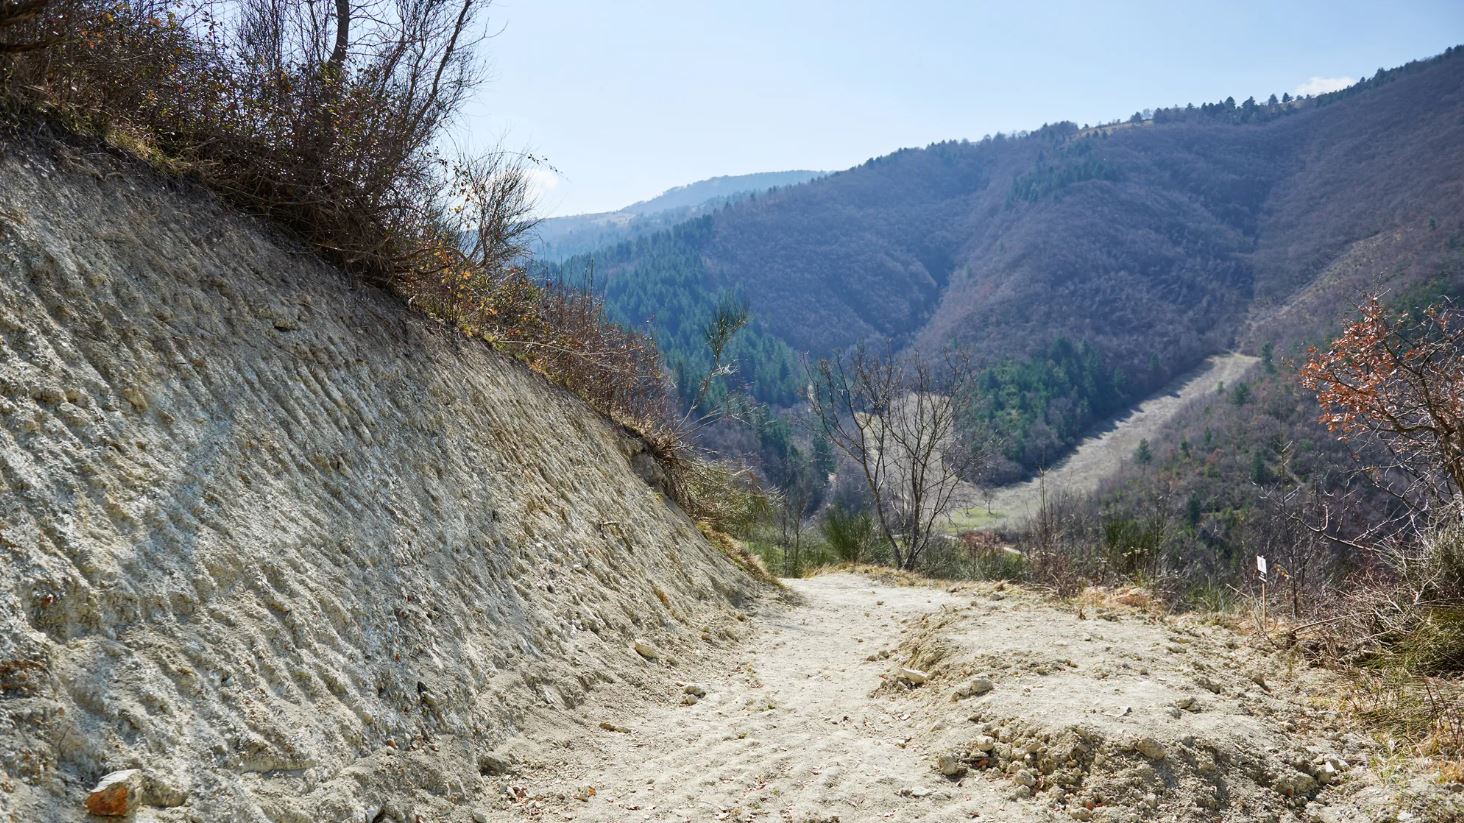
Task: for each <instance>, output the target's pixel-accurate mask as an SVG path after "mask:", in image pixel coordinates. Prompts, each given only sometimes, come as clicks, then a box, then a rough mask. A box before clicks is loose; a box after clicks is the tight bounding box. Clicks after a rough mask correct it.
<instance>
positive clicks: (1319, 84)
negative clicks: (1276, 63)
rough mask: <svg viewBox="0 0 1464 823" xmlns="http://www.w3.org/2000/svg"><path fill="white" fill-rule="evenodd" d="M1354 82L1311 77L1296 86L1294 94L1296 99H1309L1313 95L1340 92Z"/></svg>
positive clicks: (1335, 78)
mask: <svg viewBox="0 0 1464 823" xmlns="http://www.w3.org/2000/svg"><path fill="white" fill-rule="evenodd" d="M1356 82H1357V80H1356V79H1354V78H1351V77H1312V78H1310V79H1308V80H1307V81H1306V82H1305V83H1302V84H1301V85H1299V86H1297V87H1296V92H1295V93H1296V96H1297V97H1311V96H1312V95H1314V94H1327V93H1328V92H1333V91H1341V90H1343V89H1345V88H1347V87H1348V86H1350V85H1352V84H1353V83H1356Z"/></svg>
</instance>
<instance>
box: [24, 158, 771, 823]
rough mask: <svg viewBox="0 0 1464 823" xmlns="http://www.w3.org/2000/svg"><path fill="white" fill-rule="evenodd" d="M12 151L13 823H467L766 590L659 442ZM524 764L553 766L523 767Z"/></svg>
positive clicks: (166, 193) (275, 246) (239, 233)
mask: <svg viewBox="0 0 1464 823" xmlns="http://www.w3.org/2000/svg"><path fill="white" fill-rule="evenodd" d="M3 149H4V150H3V152H0V820H25V821H44V820H51V819H56V820H72V819H76V818H77V817H79V816H80V811H79V810H80V808H81V805H80V804H81V799H82V797H83V796H84V794H85V791H86V790H87V789H88V788H89V787H90V785H91V784H92V782H94V781H95V780H96V778H97V777H99V776H100V775H102V774H104V773H106V772H110V771H112V770H114V769H122V768H128V767H141V768H144V769H145V770H146V771H147V775H148V786H147V790H146V792H145V799H146V800H147V802H148V803H149V804H150V806H151V807H152V808H151V810H150V811H149V812H148V813H149V814H150V815H153V816H154V818H153V819H160V820H236V821H246V820H277V821H279V820H291V821H334V820H353V821H354V820H362V819H366V820H372V819H382V820H385V819H399V820H407V819H411V816H412V815H413V814H421V815H422V816H423V817H424V819H433V820H438V819H442V820H458V819H461V820H467V819H469V817H470V814H471V808H472V805H471V804H472V802H473V801H474V799H475V798H477V797H478V796H479V795H480V793H481V791H482V790H483V783H484V780H485V778H484V774H486V773H491V772H493V771H495V770H497V769H499V768H501V767H502V765H503V762H504V760H505V759H506V757H505V754H504V748H503V747H504V746H505V744H507V743H509V742H511V741H512V739H513V738H514V737H515V735H516V733H517V732H518V730H520V729H522V728H524V726H525V724H527V723H530V722H532V723H535V724H538V726H539V727H543V726H544V725H546V724H556V723H557V724H561V725H562V724H563V723H565V722H569V721H566V720H564V719H563V718H564V716H565V712H564V710H565V709H566V708H568V707H572V706H574V705H576V704H578V703H579V702H581V701H582V700H583V699H584V698H585V696H586V694H587V693H588V692H589V691H591V690H592V689H594V688H595V687H596V686H597V685H599V684H603V683H611V682H614V683H629V684H635V683H637V682H639V681H640V679H641V678H643V677H645V675H644V674H643V673H644V672H645V671H646V666H647V664H646V662H645V661H644V660H642V659H641V658H640V657H638V656H637V655H635V654H634V652H633V651H632V649H631V641H632V639H633V638H637V637H644V638H646V639H648V640H650V641H651V642H654V643H656V644H658V645H660V646H661V647H662V648H665V649H671V650H674V649H676V648H678V647H679V646H680V645H681V644H683V643H685V642H688V641H689V640H690V639H691V638H696V639H697V641H698V642H699V643H700V642H703V638H705V639H708V640H712V641H716V640H717V639H718V638H720V637H723V636H725V635H724V634H722V633H720V632H719V631H718V630H717V629H716V628H715V626H716V624H717V623H718V622H719V621H721V620H723V619H724V616H725V615H726V614H727V612H728V610H729V605H728V604H729V602H730V601H736V600H739V599H741V598H743V597H745V596H748V595H749V594H750V593H751V584H749V582H748V581H747V579H746V578H745V577H744V576H743V575H742V574H741V573H739V572H738V571H736V570H735V569H734V568H733V567H732V566H731V565H730V564H729V563H727V562H726V561H725V559H724V558H723V557H722V556H721V555H720V554H718V552H717V551H716V550H715V549H713V548H712V547H711V546H709V545H708V544H707V543H706V542H705V541H704V540H703V539H702V538H701V536H700V535H699V534H698V532H697V530H696V529H695V527H694V526H693V525H692V524H691V523H689V522H688V521H687V520H686V518H685V517H684V516H683V515H681V514H680V513H679V512H678V511H677V510H675V509H674V508H673V507H672V506H670V505H669V504H668V503H667V502H666V501H665V499H664V498H663V497H662V496H661V495H660V494H659V493H657V492H655V491H653V490H651V489H650V488H649V487H648V486H647V485H646V484H645V483H643V482H642V481H641V480H639V479H638V478H637V476H636V475H635V474H634V473H633V472H632V470H631V467H630V464H629V460H628V457H629V455H630V454H631V453H633V452H635V451H636V446H635V444H634V443H633V442H632V441H629V440H628V439H626V438H624V437H623V436H622V435H620V434H618V433H617V432H616V431H615V430H614V429H612V427H611V426H609V425H608V424H606V423H605V422H604V421H602V420H600V419H599V418H597V417H595V416H593V415H592V414H590V413H589V412H588V411H587V410H586V409H585V407H583V406H582V405H581V404H580V403H579V402H578V401H576V400H575V399H574V398H572V397H569V396H568V395H566V394H565V393H563V392H561V391H558V390H556V389H554V388H552V387H551V386H549V385H548V384H547V383H545V382H544V381H543V380H541V379H539V378H537V377H536V376H534V375H532V374H529V373H528V372H526V371H525V370H524V369H522V368H520V367H518V366H516V365H515V364H513V363H511V362H509V361H508V360H507V359H506V358H503V357H500V356H498V355H496V354H494V353H492V352H490V351H488V350H486V349H485V348H484V347H482V346H480V345H476V344H472V343H468V342H465V341H462V340H461V339H460V338H458V337H456V336H454V335H453V334H451V333H448V332H446V331H444V330H441V329H438V328H436V327H434V326H432V325H431V324H430V323H428V322H426V321H424V320H422V319H421V318H420V317H417V316H414V315H411V314H409V313H408V312H406V311H405V310H404V309H403V308H402V307H401V306H400V305H399V304H397V303H396V302H394V301H393V300H392V299H391V298H389V297H387V296H385V295H383V294H380V293H378V292H376V291H373V290H362V289H358V288H355V287H353V286H352V284H351V282H350V281H349V280H348V279H347V278H346V277H345V276H344V275H342V274H341V273H339V272H337V271H334V270H332V269H329V268H327V267H324V266H322V265H320V264H319V263H317V262H316V261H315V260H313V259H312V258H311V257H310V256H309V255H308V254H305V253H303V252H301V251H299V250H294V249H292V248H291V247H290V245H289V244H281V243H279V242H278V241H277V238H275V237H273V236H272V235H271V233H270V232H268V231H265V230H263V229H262V228H261V227H259V226H258V225H257V224H255V223H253V222H252V221H249V220H245V219H241V218H239V217H237V216H236V215H234V214H233V213H231V212H230V211H229V210H227V209H226V208H224V207H222V206H220V205H218V204H216V203H215V202H214V201H213V200H211V199H210V198H208V197H205V196H202V195H199V194H197V193H196V192H191V191H177V190H173V189H172V188H171V187H170V186H168V185H167V184H165V183H163V182H161V181H159V180H157V179H156V178H154V177H152V176H150V175H148V174H146V173H142V172H139V171H137V170H136V169H133V168H130V167H129V166H128V165H127V164H124V163H120V162H118V161H116V160H115V159H113V158H111V157H109V156H105V155H102V154H97V153H89V150H87V149H82V148H76V147H64V146H60V145H47V146H45V147H41V148H38V147H35V146H30V145H16V144H14V143H12V144H10V145H6V146H4V147H3ZM520 745H522V741H520Z"/></svg>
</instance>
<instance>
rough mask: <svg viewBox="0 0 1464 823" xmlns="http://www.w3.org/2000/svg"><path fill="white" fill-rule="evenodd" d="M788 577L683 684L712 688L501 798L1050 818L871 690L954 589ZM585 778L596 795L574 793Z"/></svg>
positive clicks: (619, 809)
mask: <svg viewBox="0 0 1464 823" xmlns="http://www.w3.org/2000/svg"><path fill="white" fill-rule="evenodd" d="M788 584H789V586H790V587H791V588H793V589H794V591H796V592H798V593H799V594H801V595H803V598H804V601H805V603H804V605H801V606H798V607H796V608H792V609H780V610H770V611H768V612H765V613H763V614H761V615H758V616H757V617H755V618H754V620H755V622H756V624H757V625H756V626H755V631H756V633H757V634H756V639H755V641H754V643H753V644H752V647H751V648H749V649H747V650H745V651H744V653H743V654H742V655H737V654H733V655H728V656H726V657H724V658H722V659H720V660H718V661H715V662H714V663H713V664H712V665H710V666H708V667H706V669H705V670H706V671H707V672H708V673H707V675H706V677H705V678H704V679H701V680H698V681H697V682H695V683H692V684H688V685H693V686H695V687H699V688H702V689H705V690H706V696H705V698H703V699H701V700H700V701H698V702H697V703H695V704H694V705H689V706H688V705H681V703H680V700H677V699H669V698H668V699H666V700H665V701H664V705H657V706H652V707H651V708H649V710H647V711H645V713H644V714H643V715H642V716H640V717H638V718H636V719H635V720H633V721H626V726H628V727H629V728H628V731H626V732H623V733H619V732H613V731H601V732H600V733H599V734H597V735H594V736H592V737H591V738H590V739H588V740H585V741H583V742H582V744H581V745H579V746H577V747H576V751H575V752H574V753H573V754H572V755H570V756H569V757H568V758H567V759H566V760H565V761H563V762H560V763H556V764H553V765H552V766H549V767H545V768H542V769H540V770H538V771H537V772H535V771H529V772H526V773H524V774H522V775H521V776H520V778H521V780H522V783H523V785H524V786H525V787H526V789H527V791H528V792H529V794H530V795H531V796H534V797H538V798H541V800H540V801H539V802H523V801H520V802H516V803H512V804H510V805H509V806H507V807H501V808H503V810H504V811H508V812H510V813H512V814H515V815H521V816H522V817H524V818H535V819H549V820H555V819H572V820H583V821H704V820H788V821H799V823H803V822H804V821H833V820H838V821H840V823H850V821H861V820H871V821H874V820H900V821H912V820H931V821H934V820H958V819H959V820H966V819H970V818H972V817H973V815H972V812H976V811H978V810H980V811H981V812H982V813H983V814H992V813H999V814H998V816H997V817H996V818H995V819H998V820H1005V821H1013V822H1014V823H1015V822H1017V821H1029V820H1048V819H1051V818H1049V817H1048V816H1046V815H1043V816H1035V817H1034V816H1032V814H1031V812H1030V811H1028V810H1024V809H1022V808H1020V807H1019V806H1018V805H1017V804H1016V803H1015V802H1013V801H1009V800H1005V799H1003V798H1002V797H1001V796H1000V794H999V791H998V787H996V786H993V785H990V784H987V783H985V782H981V781H966V783H965V784H964V785H959V786H958V785H955V784H953V783H949V782H947V781H946V780H945V779H943V778H941V777H940V776H939V775H937V774H936V773H935V772H934V771H933V770H932V768H931V765H930V762H931V754H930V753H929V752H926V751H922V750H921V749H920V747H919V746H918V745H916V744H914V743H912V742H911V741H912V738H914V737H915V736H917V735H918V734H919V733H920V730H917V729H916V728H915V724H916V721H915V720H913V719H912V711H911V709H912V707H911V706H908V705H906V704H905V701H902V700H898V699H895V698H894V697H893V696H884V697H880V696H875V697H871V694H872V693H873V692H875V690H876V689H879V688H880V686H881V685H882V684H883V683H885V680H884V679H883V678H885V677H887V676H888V675H889V674H890V672H891V671H892V670H893V668H892V663H891V662H890V659H887V656H886V658H881V657H880V655H879V653H880V652H881V651H885V652H889V651H892V650H894V649H895V647H896V646H898V644H899V642H900V640H901V638H902V637H903V635H904V633H905V630H906V628H907V626H908V624H910V623H911V622H912V621H914V620H916V619H918V618H921V617H924V616H926V615H929V614H931V613H933V612H935V611H937V610H938V609H940V608H941V607H943V606H950V605H953V604H955V603H957V602H959V601H960V598H958V597H956V596H953V595H950V594H948V593H946V592H944V591H942V590H938V589H933V588H929V587H924V586H915V587H904V586H890V585H884V584H879V583H876V582H873V581H871V580H869V579H867V578H865V577H861V576H857V575H849V574H835V575H823V576H820V577H816V578H812V579H808V580H791V581H788ZM870 657H874V658H875V659H874V660H870V659H868V658H870ZM587 787H593V788H594V795H593V796H592V797H590V799H589V800H579V799H578V798H579V797H583V796H586V795H588V794H589V792H588V791H587V790H586V788H587ZM490 817H491V816H490ZM493 819H496V818H493Z"/></svg>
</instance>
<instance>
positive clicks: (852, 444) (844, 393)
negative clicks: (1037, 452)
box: [809, 346, 981, 570]
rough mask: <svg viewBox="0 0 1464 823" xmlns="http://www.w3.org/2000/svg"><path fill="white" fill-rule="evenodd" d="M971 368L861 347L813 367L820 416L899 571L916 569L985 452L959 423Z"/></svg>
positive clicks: (814, 401)
mask: <svg viewBox="0 0 1464 823" xmlns="http://www.w3.org/2000/svg"><path fill="white" fill-rule="evenodd" d="M970 377H971V371H970V369H969V368H968V367H967V366H966V364H964V363H962V362H960V361H958V360H956V359H954V358H948V359H947V360H946V361H944V362H943V363H940V364H933V363H931V362H928V361H926V360H923V359H921V358H920V357H918V356H916V355H906V356H895V355H890V354H886V355H880V354H876V353H874V352H873V351H871V350H870V349H868V348H866V347H864V346H859V347H857V348H855V349H854V351H853V352H851V353H850V354H849V355H848V356H846V357H841V358H835V359H831V360H821V361H819V362H818V363H817V364H816V365H814V366H813V367H812V368H810V370H809V382H810V383H811V384H812V391H811V393H810V399H811V401H812V405H813V409H814V414H815V416H816V417H817V419H818V421H819V425H820V426H821V428H822V430H823V432H824V434H825V435H826V436H827V437H828V438H829V440H830V441H831V442H832V443H833V445H834V448H835V449H837V450H838V451H840V452H842V453H843V454H844V455H845V456H846V457H848V458H849V460H851V461H852V462H853V463H854V465H855V466H857V467H858V470H859V471H860V472H861V473H862V475H863V477H864V481H865V485H866V487H867V488H868V491H869V494H870V497H871V500H872V503H873V506H872V508H873V512H874V516H875V519H876V521H877V522H878V523H879V527H880V531H881V533H882V534H883V537H884V539H885V540H886V541H887V542H888V543H889V545H890V546H891V547H892V549H893V552H894V558H895V565H896V566H898V567H899V568H901V569H906V570H911V569H914V568H915V567H916V565H917V564H918V563H919V561H920V558H921V555H922V554H924V552H925V551H926V549H927V548H929V546H930V545H931V542H932V540H934V539H936V537H937V536H938V535H939V529H940V527H941V525H943V523H944V521H945V519H946V518H948V517H949V515H950V512H951V508H952V506H953V504H954V502H955V495H956V491H957V489H958V487H959V485H960V478H961V477H962V476H972V475H974V474H975V473H976V472H975V471H974V467H972V466H971V465H969V464H970V462H971V461H972V460H974V459H976V456H977V455H979V454H981V452H979V451H978V450H974V449H968V448H965V447H964V446H963V444H962V442H961V433H960V429H959V427H958V421H960V420H961V419H963V418H964V417H965V411H966V407H967V405H968V404H969V403H970V402H971V399H970V398H971V397H972V393H971V392H970V391H969V387H968V385H967V383H969V380H970Z"/></svg>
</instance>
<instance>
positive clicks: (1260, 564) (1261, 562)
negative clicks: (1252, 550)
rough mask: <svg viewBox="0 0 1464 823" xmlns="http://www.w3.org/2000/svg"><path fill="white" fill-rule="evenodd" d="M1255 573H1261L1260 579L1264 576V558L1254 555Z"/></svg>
mask: <svg viewBox="0 0 1464 823" xmlns="http://www.w3.org/2000/svg"><path fill="white" fill-rule="evenodd" d="M1256 571H1258V572H1260V573H1261V577H1265V576H1266V558H1264V557H1262V556H1260V555H1259V554H1258V555H1256Z"/></svg>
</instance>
